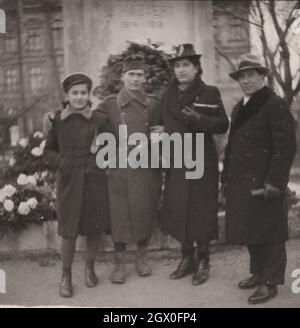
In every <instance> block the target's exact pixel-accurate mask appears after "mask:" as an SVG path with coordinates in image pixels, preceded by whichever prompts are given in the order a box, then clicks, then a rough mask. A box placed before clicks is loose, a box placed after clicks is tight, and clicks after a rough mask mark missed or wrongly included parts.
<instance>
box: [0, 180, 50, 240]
mask: <svg viewBox="0 0 300 328" xmlns="http://www.w3.org/2000/svg"><path fill="white" fill-rule="evenodd" d="M55 219H56V214H55V194H54V191H53V190H52V189H51V188H47V187H46V186H45V185H44V186H37V177H36V176H35V175H31V176H27V175H25V174H20V175H19V177H18V179H17V182H16V183H15V184H6V185H5V186H4V187H3V188H1V189H0V238H1V237H3V235H4V234H6V233H7V231H8V230H13V231H20V230H22V229H24V228H26V226H27V224H29V223H31V222H34V223H37V224H42V223H43V222H44V221H49V220H55Z"/></svg>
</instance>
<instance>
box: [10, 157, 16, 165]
mask: <svg viewBox="0 0 300 328" xmlns="http://www.w3.org/2000/svg"><path fill="white" fill-rule="evenodd" d="M15 164H16V159H15V158H14V157H11V158H10V159H9V166H10V167H12V166H14V165H15Z"/></svg>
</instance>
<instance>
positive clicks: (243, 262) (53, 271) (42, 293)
mask: <svg viewBox="0 0 300 328" xmlns="http://www.w3.org/2000/svg"><path fill="white" fill-rule="evenodd" d="M151 262H152V265H153V275H152V276H150V277H147V278H141V277H138V276H137V275H136V273H135V270H134V265H133V263H129V264H128V279H127V282H126V284H124V285H113V284H111V283H110V281H109V275H110V271H111V267H112V264H111V263H110V262H104V263H97V266H96V271H97V274H98V276H99V277H100V284H99V285H98V286H97V287H96V288H91V289H88V288H86V287H85V286H84V284H83V263H84V262H83V260H82V257H81V256H77V257H76V260H75V264H74V269H73V283H74V289H75V295H74V297H73V298H71V299H63V298H60V297H59V296H58V291H57V290H58V281H59V278H60V261H59V260H57V259H54V258H48V259H42V260H30V259H23V260H22V259H19V260H10V261H2V262H0V269H2V270H4V271H5V273H6V280H7V286H6V294H0V304H1V305H13V306H16V305H21V306H81V307H84V306H92V307H168V308H185V307H195V308H200V307H248V306H249V305H248V304H247V298H248V296H249V295H250V294H251V293H252V291H244V290H239V289H238V288H237V283H238V281H239V280H240V279H243V278H245V277H246V276H247V274H248V255H247V252H246V250H245V249H244V248H235V249H229V250H228V249H227V250H225V251H219V252H216V253H214V254H212V257H211V265H212V268H211V275H210V279H209V280H208V281H207V283H206V284H204V285H202V286H197V287H193V286H192V285H191V277H187V278H184V279H182V280H178V281H172V280H169V279H168V274H169V273H170V272H172V270H174V269H175V267H176V265H177V263H178V260H177V259H176V260H173V259H168V258H159V257H158V256H157V255H156V256H155V257H153V258H151ZM296 268H299V269H300V240H293V241H290V242H289V243H288V268H287V272H286V284H285V286H282V287H280V288H279V296H278V297H277V298H275V299H273V300H271V301H270V302H268V303H266V304H264V305H260V306H262V307H294V308H295V307H300V293H299V294H293V293H292V290H291V284H292V281H293V280H294V279H293V278H292V277H291V272H292V270H294V269H296ZM298 286H299V289H300V281H299V284H298ZM1 305H0V306H1Z"/></svg>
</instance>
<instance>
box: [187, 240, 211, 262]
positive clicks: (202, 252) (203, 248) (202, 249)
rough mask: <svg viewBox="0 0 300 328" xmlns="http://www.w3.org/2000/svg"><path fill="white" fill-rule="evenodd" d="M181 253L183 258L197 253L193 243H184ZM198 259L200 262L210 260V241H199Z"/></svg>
mask: <svg viewBox="0 0 300 328" xmlns="http://www.w3.org/2000/svg"><path fill="white" fill-rule="evenodd" d="M181 252H182V255H183V256H190V255H193V254H194V252H195V247H194V245H193V243H192V242H185V243H182V244H181ZM197 257H198V259H199V260H209V241H197Z"/></svg>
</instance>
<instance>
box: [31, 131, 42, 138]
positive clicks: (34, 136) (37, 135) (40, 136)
mask: <svg viewBox="0 0 300 328" xmlns="http://www.w3.org/2000/svg"><path fill="white" fill-rule="evenodd" d="M43 137H44V134H43V132H41V131H36V132H35V133H34V135H33V138H39V139H42V138H43Z"/></svg>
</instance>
